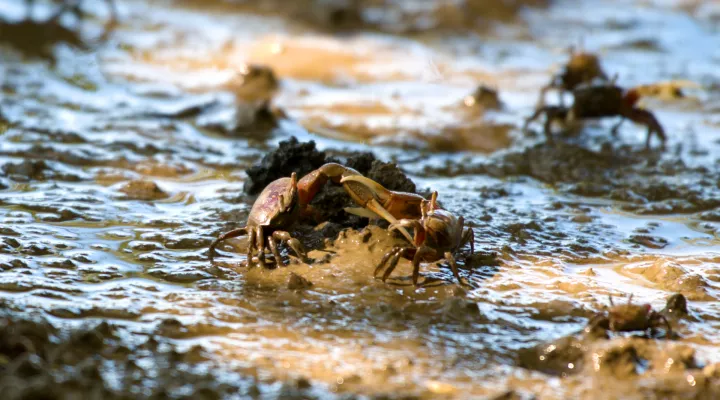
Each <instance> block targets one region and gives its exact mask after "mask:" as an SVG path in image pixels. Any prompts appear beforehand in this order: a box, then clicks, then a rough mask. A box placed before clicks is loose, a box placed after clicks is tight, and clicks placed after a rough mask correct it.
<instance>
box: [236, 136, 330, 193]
mask: <svg viewBox="0 0 720 400" xmlns="http://www.w3.org/2000/svg"><path fill="white" fill-rule="evenodd" d="M326 158H327V155H326V154H325V152H322V151H319V150H318V149H317V148H316V147H315V142H307V143H300V142H298V140H297V139H296V138H295V137H291V138H290V139H288V140H286V141H283V142H280V145H279V146H278V148H277V149H275V150H273V151H271V152H269V153H267V154H266V155H265V156H264V157H263V158H262V160H260V164H259V165H255V166H253V167H251V168H249V169H248V170H247V175H248V180H247V181H245V185H244V187H243V190H244V191H245V193H247V194H250V195H255V194H258V193H260V192H261V191H262V190H263V189H264V188H265V186H267V185H268V184H269V183H270V182H272V181H274V180H276V179H279V178H283V177H286V176H290V174H292V173H293V172H295V173H297V174H298V179H299V178H301V177H303V176H305V175H307V174H308V173H310V171H312V170H314V169H317V168H318V167H320V166H321V165H323V164H325V159H326Z"/></svg>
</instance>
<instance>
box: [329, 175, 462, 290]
mask: <svg viewBox="0 0 720 400" xmlns="http://www.w3.org/2000/svg"><path fill="white" fill-rule="evenodd" d="M340 182H342V183H343V184H344V183H348V182H355V183H358V184H362V185H366V186H367V188H368V190H370V191H371V192H373V193H375V194H376V196H378V198H379V199H380V201H382V204H383V206H384V207H385V209H386V210H387V211H388V212H389V213H390V214H392V216H393V217H395V218H399V219H400V220H399V221H398V222H396V223H393V224H391V225H390V228H389V229H390V230H391V231H392V230H401V231H402V230H403V229H404V228H413V229H414V230H415V238H414V239H413V240H411V241H410V242H411V243H412V244H413V247H395V248H393V249H392V250H390V251H389V252H388V253H387V254H385V256H384V257H383V258H382V260H381V261H380V264H378V266H377V268H375V272H374V275H375V276H377V274H378V273H379V272H380V271H382V269H383V267H385V265H386V264H387V268H386V269H385V273H383V276H382V280H383V282H385V281H386V280H387V278H388V277H389V276H390V274H392V272H393V270H394V269H395V267H396V266H397V264H398V262H399V260H400V257H404V258H407V259H409V260H412V264H413V275H412V280H413V284H414V285H415V286H418V278H419V276H420V263H421V262H422V261H426V262H434V261H440V260H442V259H444V260H446V261H447V262H448V264H450V268H451V269H452V272H453V275H454V276H455V278H456V279H457V280H458V283H460V284H465V283H464V282H463V281H462V279H461V278H460V273H459V272H458V267H457V263H456V262H455V257H454V254H456V253H458V252H459V251H460V249H461V248H462V247H463V246H464V245H466V244H468V243H469V244H470V255H472V254H473V253H474V252H475V244H474V240H475V233H474V232H473V230H472V228H470V227H468V228H467V229H466V228H465V219H464V218H463V217H462V216H460V217H456V216H455V215H453V214H452V213H450V212H448V211H447V210H443V209H442V208H440V206H439V205H438V203H437V196H438V193H437V192H433V194H432V196H431V197H430V200H427V199H425V198H423V197H422V196H420V195H417V194H413V193H403V192H393V191H391V190H387V189H385V188H384V187H383V186H382V185H380V184H379V183H377V182H375V181H373V180H372V179H369V178H366V177H364V176H361V175H352V176H347V177H344V178H342V179H341V181H340Z"/></svg>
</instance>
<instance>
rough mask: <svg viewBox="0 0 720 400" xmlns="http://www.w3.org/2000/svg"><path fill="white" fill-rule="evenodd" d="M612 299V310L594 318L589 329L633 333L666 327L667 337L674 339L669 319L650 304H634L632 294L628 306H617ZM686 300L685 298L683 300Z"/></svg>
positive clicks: (610, 297) (589, 324)
mask: <svg viewBox="0 0 720 400" xmlns="http://www.w3.org/2000/svg"><path fill="white" fill-rule="evenodd" d="M608 297H609V299H610V309H609V310H608V311H607V313H605V312H602V313H600V314H598V315H596V316H595V317H593V318H592V319H591V320H590V321H589V322H588V329H590V330H592V329H594V328H595V327H600V328H603V329H606V330H610V331H612V332H632V331H646V330H648V329H650V330H653V329H655V328H657V327H658V326H660V324H661V323H663V324H664V325H665V329H666V333H665V336H666V337H668V338H671V337H672V327H671V326H670V322H669V321H668V319H667V318H666V317H665V316H664V315H662V314H660V313H658V312H656V311H655V310H653V309H652V306H650V304H632V297H633V296H632V294H631V295H630V297H629V298H628V302H627V303H626V304H620V305H617V306H616V305H615V304H614V303H613V299H612V296H608ZM682 299H683V300H684V297H683V298H682Z"/></svg>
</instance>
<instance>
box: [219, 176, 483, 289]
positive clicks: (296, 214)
mask: <svg viewBox="0 0 720 400" xmlns="http://www.w3.org/2000/svg"><path fill="white" fill-rule="evenodd" d="M328 180H331V181H332V182H335V183H339V184H342V185H343V188H344V189H345V191H346V192H347V193H348V195H350V197H351V198H352V199H353V201H355V203H357V204H358V205H359V206H360V207H357V208H348V209H346V211H347V212H350V213H353V214H357V215H360V216H364V217H370V218H378V217H381V218H384V219H385V220H387V221H388V222H389V223H390V230H391V231H394V230H397V231H399V232H400V233H401V234H402V235H403V236H404V237H405V238H406V239H407V240H408V241H410V243H412V247H411V246H403V247H396V248H393V249H392V250H391V251H390V252H389V253H387V254H386V255H385V256H384V257H383V259H382V261H381V262H380V265H378V267H377V268H376V270H375V275H377V273H378V272H379V271H380V270H381V269H382V267H383V266H384V265H385V264H386V263H387V262H388V261H390V266H389V267H388V270H386V272H385V274H384V275H383V281H385V280H386V279H387V277H388V276H389V275H390V273H391V272H392V270H393V269H394V268H395V267H396V265H397V263H398V260H399V258H400V257H406V258H411V259H412V260H413V268H414V269H413V283H414V284H415V285H418V276H419V267H420V262H421V261H438V260H441V259H442V258H443V257H444V258H445V259H446V260H447V261H448V262H449V263H450V266H451V267H452V270H453V274H454V275H455V277H456V278H457V279H458V281H459V282H460V283H461V284H462V283H463V282H462V281H461V280H460V275H459V273H458V270H457V264H456V263H455V259H454V258H453V254H454V253H456V252H457V251H458V250H459V249H460V248H461V247H462V246H463V245H464V244H466V243H470V247H471V254H472V252H474V247H473V238H474V235H473V231H472V229H470V228H467V229H464V219H463V217H455V216H454V215H452V214H451V213H449V212H448V211H445V210H443V209H441V208H440V207H439V206H438V204H437V192H435V193H433V195H432V197H431V199H430V200H427V199H425V198H423V197H422V196H420V195H417V194H413V193H404V192H394V191H391V190H387V189H386V188H384V187H383V186H382V185H380V184H379V183H377V182H375V181H373V180H372V179H369V178H366V177H364V176H362V175H361V174H360V173H358V172H357V171H355V170H354V169H352V168H349V167H345V166H343V165H340V164H336V163H328V164H325V165H323V166H322V167H320V168H318V169H316V170H314V171H312V172H311V173H309V174H308V175H306V176H304V177H303V178H302V179H300V180H299V181H298V179H297V175H296V174H295V173H294V172H293V173H292V175H291V176H290V177H289V178H280V179H277V180H275V181H273V182H271V183H270V184H269V185H268V186H267V187H265V189H264V190H263V191H262V192H261V193H260V195H259V196H258V198H257V200H255V203H254V204H253V207H252V209H251V210H250V215H249V217H248V221H247V224H246V226H245V227H243V228H239V229H235V230H232V231H230V232H226V233H224V234H222V235H220V236H219V237H218V238H217V239H215V240H214V241H213V242H212V243H211V244H210V248H209V256H210V261H211V262H212V261H213V258H214V256H215V248H216V247H217V245H218V244H219V243H220V242H222V241H224V240H226V239H230V238H234V237H238V236H243V235H247V236H248V238H249V244H248V249H247V260H248V261H247V263H248V265H253V264H259V265H264V264H265V250H266V246H268V247H269V249H270V251H271V252H272V254H273V256H274V257H275V264H276V265H278V266H283V265H285V264H284V262H283V261H282V258H281V257H280V253H279V251H278V245H277V241H284V242H285V243H287V244H288V246H290V248H291V249H292V250H293V251H294V252H295V254H296V255H297V256H298V257H300V258H301V259H303V260H307V254H306V252H305V249H304V248H303V246H302V244H301V243H300V241H299V240H297V239H296V238H293V237H292V236H291V235H290V233H289V232H287V230H286V229H288V228H289V227H290V226H291V225H292V224H293V223H294V222H295V221H297V220H298V219H299V218H300V217H301V216H302V215H312V214H313V210H312V206H311V205H310V202H311V201H312V199H313V198H314V197H315V195H316V194H317V193H318V191H319V190H320V189H321V188H322V186H323V185H324V184H325V183H326V182H327V181H328ZM409 227H412V228H414V229H415V237H414V238H413V237H412V236H410V234H409V233H408V231H407V230H406V229H405V228H409ZM266 240H267V241H266ZM255 253H257V257H256V256H255Z"/></svg>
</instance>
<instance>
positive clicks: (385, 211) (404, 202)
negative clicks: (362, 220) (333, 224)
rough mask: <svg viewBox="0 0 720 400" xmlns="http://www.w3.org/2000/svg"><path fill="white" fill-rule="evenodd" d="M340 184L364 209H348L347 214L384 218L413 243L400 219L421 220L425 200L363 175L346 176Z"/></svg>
mask: <svg viewBox="0 0 720 400" xmlns="http://www.w3.org/2000/svg"><path fill="white" fill-rule="evenodd" d="M340 183H342V184H343V186H344V187H345V190H346V191H347V192H348V193H349V194H350V196H351V197H352V198H353V200H355V202H356V203H358V204H360V205H362V206H363V208H362V209H359V210H358V209H346V211H347V212H349V213H352V214H356V215H360V216H363V217H368V216H370V217H382V218H384V219H385V220H386V221H388V222H389V223H390V224H392V225H395V226H397V229H398V230H399V231H400V232H401V233H402V234H403V236H405V238H407V240H409V241H410V243H413V239H412V237H411V236H410V234H409V233H408V232H407V230H405V228H404V227H402V226H400V225H398V223H399V221H398V219H419V218H421V216H422V215H421V204H422V203H423V201H425V199H424V198H423V197H422V196H420V195H418V194H415V193H405V192H394V191H392V190H388V189H386V188H385V187H383V186H382V185H381V184H379V183H377V182H375V181H374V180H372V179H370V178H366V177H364V176H362V175H349V176H344V177H343V178H342V179H341V180H340Z"/></svg>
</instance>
